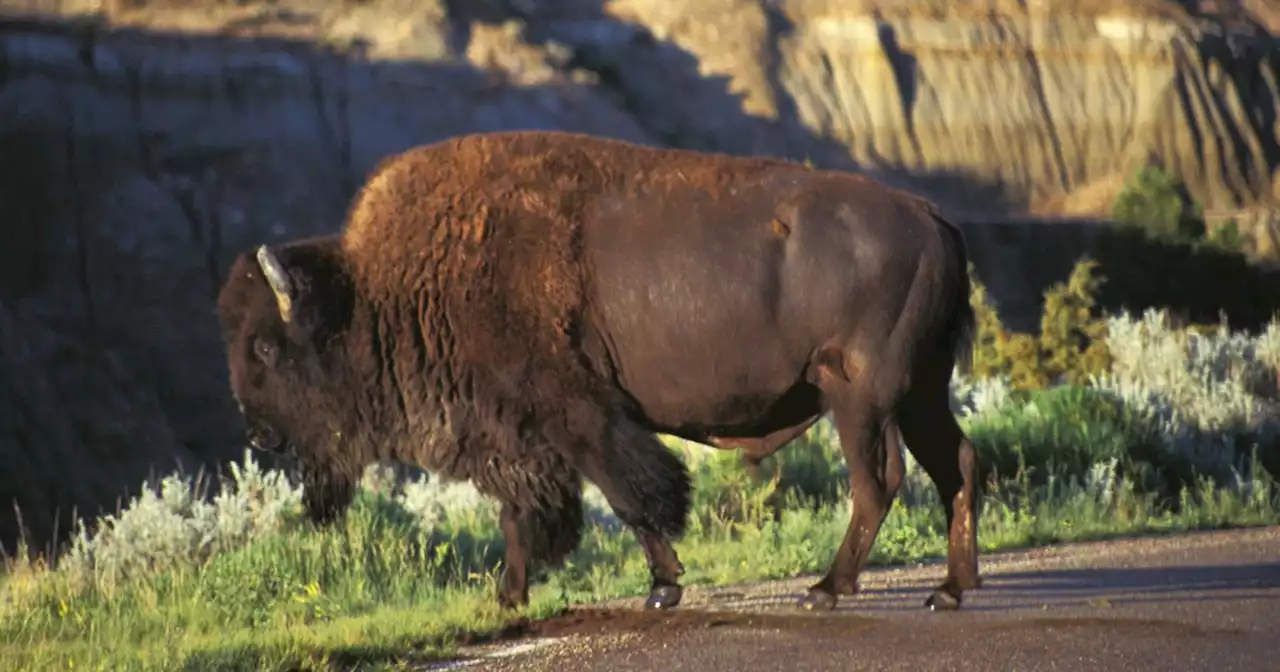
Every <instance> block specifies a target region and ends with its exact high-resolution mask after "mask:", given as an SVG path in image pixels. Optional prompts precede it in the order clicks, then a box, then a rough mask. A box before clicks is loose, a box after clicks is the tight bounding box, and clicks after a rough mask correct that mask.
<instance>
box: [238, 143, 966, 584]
mask: <svg viewBox="0 0 1280 672" xmlns="http://www.w3.org/2000/svg"><path fill="white" fill-rule="evenodd" d="M967 265H968V261H967V252H966V249H965V242H964V237H963V236H962V234H961V232H960V231H959V230H958V229H957V228H956V227H955V226H954V225H952V224H951V223H949V222H947V221H946V220H945V219H944V218H943V217H942V216H940V214H939V213H938V212H937V211H936V209H935V208H934V207H933V206H932V205H931V204H929V203H928V202H926V201H924V200H921V199H919V198H916V197H914V196H911V195H909V194H907V193H905V192H901V191H897V190H894V189H891V188H889V187H887V186H885V185H883V184H880V183H878V182H875V181H873V180H870V179H868V178H866V177H862V176H857V175H853V174H848V173H842V172H834V171H823V170H815V169H811V168H808V167H805V166H802V165H798V164H795V163H792V162H787V161H783V160H777V159H769V158H748V157H729V156H725V155H718V154H708V153H699V152H693V151H684V150H675V149H660V148H653V147H645V146H640V145H634V144H629V143H624V142H620V141H616V140H610V139H604V138H596V137H590V136H584V135H577V134H569V133H551V132H514V133H493V134H482V135H471V136H465V137H458V138H453V139H450V140H446V141H443V142H439V143H435V144H432V145H427V146H422V147H418V148H414V149H411V150H408V151H406V152H404V153H402V154H399V155H396V156H392V157H389V158H387V159H385V160H384V161H383V162H382V163H381V164H380V165H379V166H378V167H377V168H376V170H375V171H374V172H373V173H372V174H371V176H370V177H369V179H368V180H367V181H366V183H365V184H364V185H363V186H362V187H361V190H360V192H359V194H358V195H357V196H356V198H355V199H354V202H353V204H352V206H351V209H350V211H349V212H348V213H347V217H346V220H345V224H344V227H343V230H342V233H341V234H340V235H337V236H331V237H321V238H315V239H310V240H300V241H295V242H292V243H289V244H283V245H278V246H274V247H267V246H263V247H261V248H258V249H257V250H253V251H245V252H243V253H242V254H241V255H240V256H239V257H238V258H237V259H236V260H235V261H234V263H233V264H232V266H231V269H230V272H229V276H228V278H227V281H226V282H225V284H224V285H223V287H222V289H221V293H220V295H219V299H218V311H219V317H220V321H221V325H222V331H223V338H224V342H225V344H226V352H227V361H228V367H229V374H230V384H231V390H232V393H233V394H234V396H235V399H236V401H237V402H238V403H239V405H240V408H241V410H242V412H243V414H244V417H245V420H246V423H247V425H248V427H249V432H250V440H251V441H252V442H253V443H254V445H255V446H256V447H259V448H261V449H264V450H273V451H278V452H282V453H287V454H289V455H292V456H293V457H295V458H296V460H297V461H298V464H299V467H300V470H301V473H302V474H303V479H304V484H305V490H304V506H305V509H306V511H307V513H308V515H309V516H310V517H311V519H312V520H314V521H316V522H319V523H323V522H327V521H332V520H333V519H335V518H336V517H338V516H340V515H341V514H342V511H344V510H345V508H346V507H347V506H348V505H349V504H350V501H351V499H352V496H353V493H354V491H355V483H356V480H357V478H358V476H359V475H360V473H361V471H362V470H363V468H364V467H365V465H367V464H369V463H370V462H373V461H375V460H394V461H401V462H407V463H413V464H417V465H420V466H422V467H424V468H426V469H429V470H432V471H434V472H436V473H437V474H439V475H441V476H442V477H444V478H449V479H466V480H470V481H471V482H472V483H474V484H475V486H476V487H477V488H478V489H479V490H480V491H481V492H482V493H484V494H486V495H488V496H490V497H493V498H495V499H496V500H498V501H499V502H501V505H502V511H501V521H500V522H501V528H502V531H503V535H504V537H505V540H506V562H505V568H504V573H503V578H502V582H501V588H500V593H499V600H500V602H501V604H503V605H504V606H508V607H510V606H517V605H521V604H525V603H526V602H527V600H528V585H529V573H530V571H532V569H533V568H534V566H535V563H541V564H542V565H544V566H549V567H554V566H558V565H559V564H561V563H562V561H563V560H564V558H565V557H566V556H567V555H568V554H569V553H571V552H572V551H573V550H574V549H575V548H576V547H577V546H578V543H579V541H580V539H581V534H582V526H583V514H582V499H581V495H582V486H583V479H584V478H585V479H587V480H590V481H591V482H593V483H595V484H596V485H597V486H599V487H600V489H601V491H602V492H603V493H604V495H605V496H606V498H607V499H608V501H609V504H610V506H611V507H612V509H613V510H614V512H615V514H616V515H617V516H618V517H619V519H620V520H622V521H623V522H624V523H625V524H626V525H627V526H628V527H629V528H630V529H631V530H632V531H633V532H634V533H635V534H636V536H637V538H638V540H639V543H640V545H641V547H642V549H643V551H644V553H645V554H646V556H647V558H648V562H649V568H650V571H651V575H652V590H651V593H650V596H649V599H648V601H647V603H646V604H647V605H648V606H650V607H660V608H661V607H671V606H674V605H676V604H678V603H679V601H680V598H681V588H680V583H679V578H680V576H681V574H682V573H683V567H682V566H681V564H680V560H679V558H678V557H677V555H676V552H675V550H674V549H673V547H672V540H673V539H676V538H678V537H680V536H681V535H682V534H683V533H684V531H685V526H686V520H687V516H688V513H689V507H690V487H691V486H690V477H689V474H688V472H687V470H686V468H685V466H684V464H683V462H682V461H681V460H680V458H679V457H678V456H677V454H676V453H675V452H673V451H671V450H669V449H668V448H666V447H665V446H664V445H662V444H661V443H660V442H659V441H658V439H657V437H656V436H655V434H656V433H666V434H670V435H674V436H679V437H683V438H685V439H689V440H692V441H696V442H700V443H703V444H705V445H709V446H719V447H728V448H734V447H740V448H742V449H743V451H744V454H747V455H748V456H749V457H750V459H755V460H758V459H759V458H762V457H763V456H765V455H768V454H770V453H772V452H774V451H776V450H778V449H779V448H780V447H781V446H782V445H784V444H786V443H787V442H789V441H791V440H792V439H794V438H796V437H797V436H799V435H800V434H802V433H803V432H804V431H805V430H806V429H807V428H808V427H810V426H811V425H812V424H813V423H814V422H815V421H816V420H817V419H818V418H820V417H822V416H823V415H824V414H826V413H831V415H832V417H833V419H834V422H835V425H836V427H837V429H838V432H839V438H840V444H841V448H842V451H843V454H844V456H845V459H846V460H847V462H848V464H849V467H850V469H849V471H850V481H851V483H850V484H851V486H852V495H851V496H852V499H853V514H852V517H851V520H850V521H849V527H848V532H847V534H846V535H845V538H844V541H843V543H842V544H841V545H840V548H839V550H838V551H837V552H836V555H835V559H834V561H833V562H832V564H831V567H830V570H829V571H828V573H827V574H826V576H825V577H823V578H822V580H820V581H818V582H817V583H816V584H814V585H813V586H812V587H811V588H810V589H809V592H808V594H807V595H806V596H805V597H804V598H803V599H802V600H801V605H802V606H804V607H806V608H811V609H830V608H832V607H834V606H835V604H836V601H837V599H838V596H840V595H852V594H853V593H854V592H855V591H856V589H857V580H858V575H859V573H860V571H861V569H862V566H863V564H864V562H865V560H866V558H867V555H868V553H869V551H870V549H871V546H872V543H873V542H874V540H875V537H876V535H877V534H878V531H879V528H880V526H881V523H882V521H883V520H884V517H885V515H886V513H887V512H888V510H889V506H890V504H891V503H892V501H893V498H894V497H895V496H896V493H897V489H898V486H899V484H900V483H901V480H902V477H903V469H904V467H903V459H902V455H901V451H900V450H899V446H898V441H897V438H898V435H899V434H900V435H901V437H902V439H903V441H904V442H905V444H906V445H907V447H908V448H909V449H910V450H911V451H912V454H913V455H915V456H916V457H917V459H918V461H919V462H920V464H921V465H922V466H923V468H924V469H925V471H926V472H927V473H928V474H929V476H930V477H931V479H932V480H933V482H934V483H935V485H936V487H937V488H938V491H939V492H940V494H941V496H942V501H943V503H944V506H945V509H946V516H947V520H948V525H949V530H950V536H949V544H948V560H949V562H948V569H947V574H946V578H945V580H944V581H943V582H942V584H941V585H939V586H938V587H937V588H936V589H935V590H934V591H933V594H932V595H931V596H930V597H929V599H928V600H927V602H926V604H927V605H929V606H930V607H932V608H938V609H954V608H957V607H958V606H959V604H960V599H961V594H962V592H963V591H964V590H965V589H967V588H973V587H976V586H977V585H978V580H979V579H978V563H977V540H976V533H975V528H976V525H975V523H976V520H975V515H976V514H975V508H974V496H975V490H974V486H975V483H974V479H975V475H976V473H977V471H976V469H977V465H976V459H977V457H976V454H975V451H974V447H973V445H972V444H971V443H970V441H969V440H968V439H967V438H966V437H965V435H964V434H963V432H962V431H961V429H960V426H959V425H958V424H957V423H956V420H955V418H954V416H953V415H952V413H951V410H950V407H949V404H948V401H949V398H948V394H949V389H948V385H949V381H950V378H951V375H952V371H953V368H954V367H955V364H956V362H957V361H958V358H960V357H963V356H967V348H968V346H969V340H970V334H971V332H972V328H973V321H974V317H973V312H972V310H971V308H970V306H969V285H968V275H967Z"/></svg>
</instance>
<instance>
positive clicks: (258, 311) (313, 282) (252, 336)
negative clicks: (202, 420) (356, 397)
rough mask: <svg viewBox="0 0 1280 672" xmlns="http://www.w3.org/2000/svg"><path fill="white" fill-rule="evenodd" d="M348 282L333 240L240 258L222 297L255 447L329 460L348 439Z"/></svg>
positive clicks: (235, 386) (237, 393) (226, 334)
mask: <svg viewBox="0 0 1280 672" xmlns="http://www.w3.org/2000/svg"><path fill="white" fill-rule="evenodd" d="M349 313H350V290H349V284H348V283H347V282H346V280H345V274H344V273H343V271H342V265H341V263H340V262H339V260H338V245H337V241H336V239H333V238H328V239H316V240H310V241H302V242H299V243H293V244H291V245H284V246H279V247H278V248H276V249H272V248H270V247H267V246H265V245H264V246H262V247H259V248H258V249H257V250H256V251H254V252H245V253H242V254H240V255H239V257H237V258H236V260H235V262H234V263H233V264H232V266H231V270H230V272H229V274H228V277H227V280H226V282H225V283H224V284H223V287H222V289H221V292H220V293H219V296H218V317H219V321H220V322H221V325H222V336H223V342H224V344H225V346H226V355H227V367H228V372H229V374H230V380H231V392H232V395H233V396H234V397H235V400H236V402H237V404H238V405H239V407H240V412H241V413H242V415H243V416H244V421H245V424H246V425H247V430H248V440H249V443H250V445H251V446H253V447H254V448H256V449H258V450H263V451H270V452H276V453H284V454H289V455H292V456H295V457H299V458H302V459H303V461H304V462H308V463H311V464H313V465H314V464H315V463H317V462H324V461H326V460H324V459H323V458H325V457H326V455H324V453H328V452H331V451H333V450H334V448H336V444H337V443H338V442H339V441H340V439H341V434H342V426H343V415H342V409H343V408H344V403H343V400H344V399H346V398H348V396H349V395H348V394H346V393H344V392H343V390H342V376H341V375H340V374H341V366H340V363H341V361H342V358H341V357H340V355H339V354H338V353H340V352H341V341H342V339H341V335H342V331H343V329H344V326H345V324H346V321H347V319H348V316H349Z"/></svg>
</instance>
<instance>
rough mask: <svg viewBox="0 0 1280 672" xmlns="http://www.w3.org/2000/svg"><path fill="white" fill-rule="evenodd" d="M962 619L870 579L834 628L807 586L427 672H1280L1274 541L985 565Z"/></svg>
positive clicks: (1142, 548) (1197, 540)
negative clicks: (808, 608)
mask: <svg viewBox="0 0 1280 672" xmlns="http://www.w3.org/2000/svg"><path fill="white" fill-rule="evenodd" d="M980 569H981V572H982V575H983V580H984V586H983V588H982V589H981V590H976V591H971V592H968V593H966V594H965V601H964V604H963V606H962V607H961V609H960V611H958V612H951V613H943V612H938V613H934V612H930V611H927V610H925V609H924V608H923V606H922V605H923V603H924V600H925V598H926V597H928V595H929V591H930V589H931V587H932V586H933V585H934V584H936V583H937V582H938V581H940V580H941V578H942V576H943V573H944V571H945V568H944V567H943V566H941V565H928V566H917V567H910V568H894V569H871V570H868V571H867V572H865V573H864V575H863V579H862V592H861V594H860V595H859V596H857V597H854V598H851V599H850V598H845V599H843V600H842V601H841V604H840V606H838V607H837V608H836V610H835V611H833V612H827V613H824V614H809V613H806V612H802V611H800V610H798V609H797V608H795V606H794V604H795V601H796V600H797V599H798V598H799V597H800V595H802V594H803V592H804V589H805V587H807V586H808V585H809V584H810V583H811V582H812V581H813V577H805V578H803V579H799V580H792V581H784V582H768V583H759V584H752V585H736V586H726V587H719V588H708V589H699V588H697V587H690V588H688V589H687V590H686V593H685V600H684V602H683V603H682V604H681V605H680V607H678V608H676V609H675V610H672V611H670V612H665V613H653V612H644V611H642V610H641V609H640V604H641V601H640V599H638V598H637V599H634V600H625V601H620V602H615V603H610V604H604V605H594V606H593V607H592V608H590V609H585V608H583V609H575V610H573V611H571V612H570V613H569V614H567V615H565V616H562V617H558V618H556V619H552V620H550V621H544V622H539V623H536V624H532V625H531V626H530V628H529V636H526V637H523V638H521V639H519V640H516V641H511V642H504V643H501V644H493V645H488V646H484V647H472V648H469V649H464V650H463V651H462V652H461V657H460V658H459V659H458V660H456V661H453V662H450V663H442V664H434V665H431V666H429V667H424V668H420V669H435V670H447V669H455V670H466V671H467V672H500V671H501V672H508V671H516V670H519V671H521V672H543V671H555V672H568V671H571V670H574V671H576V670H583V671H592V670H609V671H615V670H637V671H642V670H656V671H661V672H677V671H681V670H697V671H699V672H701V671H711V670H787V671H788V672H793V671H794V672H801V671H806V670H877V671H880V670H911V671H913V672H914V671H919V670H929V671H930V672H937V671H943V670H1089V671H1094V670H1097V671H1110V670H1116V671H1125V672H1128V671H1131V670H1141V671H1145V670H1178V671H1182V670H1214V671H1215V672H1217V671H1226V670H1249V671H1250V672H1254V671H1257V672H1261V671H1263V670H1280V527H1271V528H1261V529H1253V530H1243V531H1230V532H1206V533H1193V534H1183V535H1177V536H1171V537H1160V538H1147V539H1139V540H1125V541H1117V542H1101V543H1091V544H1075V545H1069V546H1059V547H1054V548H1050V549H1039V550H1033V551H1027V552H1016V553H1007V554H993V555H984V556H982V558H981V559H980Z"/></svg>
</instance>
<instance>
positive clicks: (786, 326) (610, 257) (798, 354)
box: [587, 220, 838, 436]
mask: <svg viewBox="0 0 1280 672" xmlns="http://www.w3.org/2000/svg"><path fill="white" fill-rule="evenodd" d="M683 224H684V225H685V226H684V227H683V228H680V229H676V228H670V227H662V228H661V229H660V230H655V229H650V230H648V231H645V230H643V226H641V225H637V226H636V227H633V228H628V227H616V228H613V229H611V230H610V231H607V232H604V233H600V232H597V233H596V235H594V236H592V237H591V238H589V239H588V245H587V251H588V255H589V261H590V263H591V267H592V278H593V282H592V283H591V289H592V291H591V294H590V300H591V301H592V305H591V311H592V313H593V314H594V316H595V319H596V320H597V324H596V325H595V326H596V328H597V329H598V330H599V331H600V332H601V333H602V334H603V336H604V338H603V339H602V340H603V342H604V343H606V344H607V346H606V347H607V349H608V352H609V355H610V358H611V360H612V362H611V363H612V366H613V367H614V369H615V371H616V373H617V376H618V380H619V382H620V384H621V385H622V386H623V388H624V389H625V390H626V392H627V394H628V395H629V396H630V397H631V398H632V399H633V400H634V401H635V402H636V404H637V405H638V406H639V408H638V409H637V410H638V411H639V412H640V413H641V414H642V415H643V420H644V421H645V422H646V423H647V424H649V425H650V426H651V427H653V428H654V429H656V430H657V431H663V432H667V433H671V434H677V435H682V436H696V435H699V434H713V435H718V436H735V435H736V436H746V435H754V434H758V433H761V432H769V431H774V430H777V429H780V428H783V427H790V426H793V425H796V424H798V423H800V422H803V421H805V420H806V419H808V418H810V417H812V416H813V415H814V414H816V413H817V412H819V408H818V404H819V396H818V394H817V391H816V389H815V388H812V387H811V386H809V385H807V384H805V383H804V382H803V377H804V373H805V365H806V363H807V362H808V361H809V358H810V355H811V354H812V353H813V351H814V349H815V348H816V347H817V346H818V345H819V344H820V343H821V342H822V339H823V338H824V336H826V335H828V334H823V333H822V332H823V331H824V326H823V322H825V321H826V319H827V318H823V317H822V315H823V313H825V314H826V315H827V316H830V315H833V314H835V313H837V312H838V311H836V310H834V308H835V306H834V305H833V306H814V305H813V297H814V295H805V294H804V292H805V291H806V290H805V288H804V287H800V286H798V284H803V283H804V282H805V279H804V278H803V277H801V276H804V275H810V274H817V275H822V273H821V272H820V270H819V269H818V268H816V267H814V266H812V265H810V266H809V267H808V268H807V269H799V268H797V267H796V266H795V264H796V261H795V260H794V259H791V260H789V258H791V257H793V255H792V254H790V253H788V251H787V250H786V249H785V245H786V241H784V240H780V239H778V238H777V237H773V238H770V237H769V236H768V235H767V233H768V232H767V229H766V230H765V233H766V235H751V234H750V233H743V234H742V235H737V236H732V235H729V236H726V235H723V232H722V235H719V236H715V235H709V234H710V232H708V231H707V230H706V229H708V228H710V225H708V224H706V223H705V222H703V223H694V224H693V225H691V224H690V223H689V222H688V221H687V220H686V221H685V222H684V223H683ZM698 224H702V226H701V227H700V226H698ZM761 228H762V229H764V227H763V226H762V227H761ZM646 234H647V235H646ZM828 270H830V271H832V272H835V273H838V270H837V269H828ZM831 279H832V278H831V275H830V274H827V280H828V281H830V280H831ZM837 284H838V283H837ZM809 291H810V292H812V287H810V288H809ZM824 295H826V296H829V294H828V293H826V292H822V291H818V292H817V296H819V297H822V296H824ZM828 300H830V299H828ZM824 302H825V301H824ZM815 308H816V310H815ZM815 318H816V319H815Z"/></svg>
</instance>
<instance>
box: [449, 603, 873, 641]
mask: <svg viewBox="0 0 1280 672" xmlns="http://www.w3.org/2000/svg"><path fill="white" fill-rule="evenodd" d="M876 623H877V621H876V620H875V619H873V618H868V617H866V616H858V615H854V614H846V613H840V612H826V613H821V614H809V613H804V612H799V611H797V612H796V613H794V614H747V613H738V612H716V611H704V610H693V609H675V610H672V611H650V610H641V609H603V608H590V607H583V608H571V609H568V610H566V611H565V612H563V613H561V614H559V615H557V616H552V617H551V618H548V619H544V620H541V621H529V620H526V621H522V622H520V623H516V624H513V625H511V626H509V627H507V628H506V629H505V630H503V631H502V632H500V633H497V634H496V635H490V636H485V637H474V636H473V637H468V638H466V639H464V640H463V641H462V642H461V644H462V645H464V646H468V645H476V644H488V643H494V642H499V641H509V640H514V639H524V638H541V637H548V638H550V637H568V636H571V635H600V634H604V633H623V632H628V633H644V634H662V635H670V634H673V633H677V632H688V631H691V630H709V629H712V628H721V627H737V628H751V629H759V630H798V629H804V630H806V631H815V629H820V630H822V631H824V632H829V633H835V632H851V631H853V630H860V629H863V628H869V627H873V626H875V624H876Z"/></svg>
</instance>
